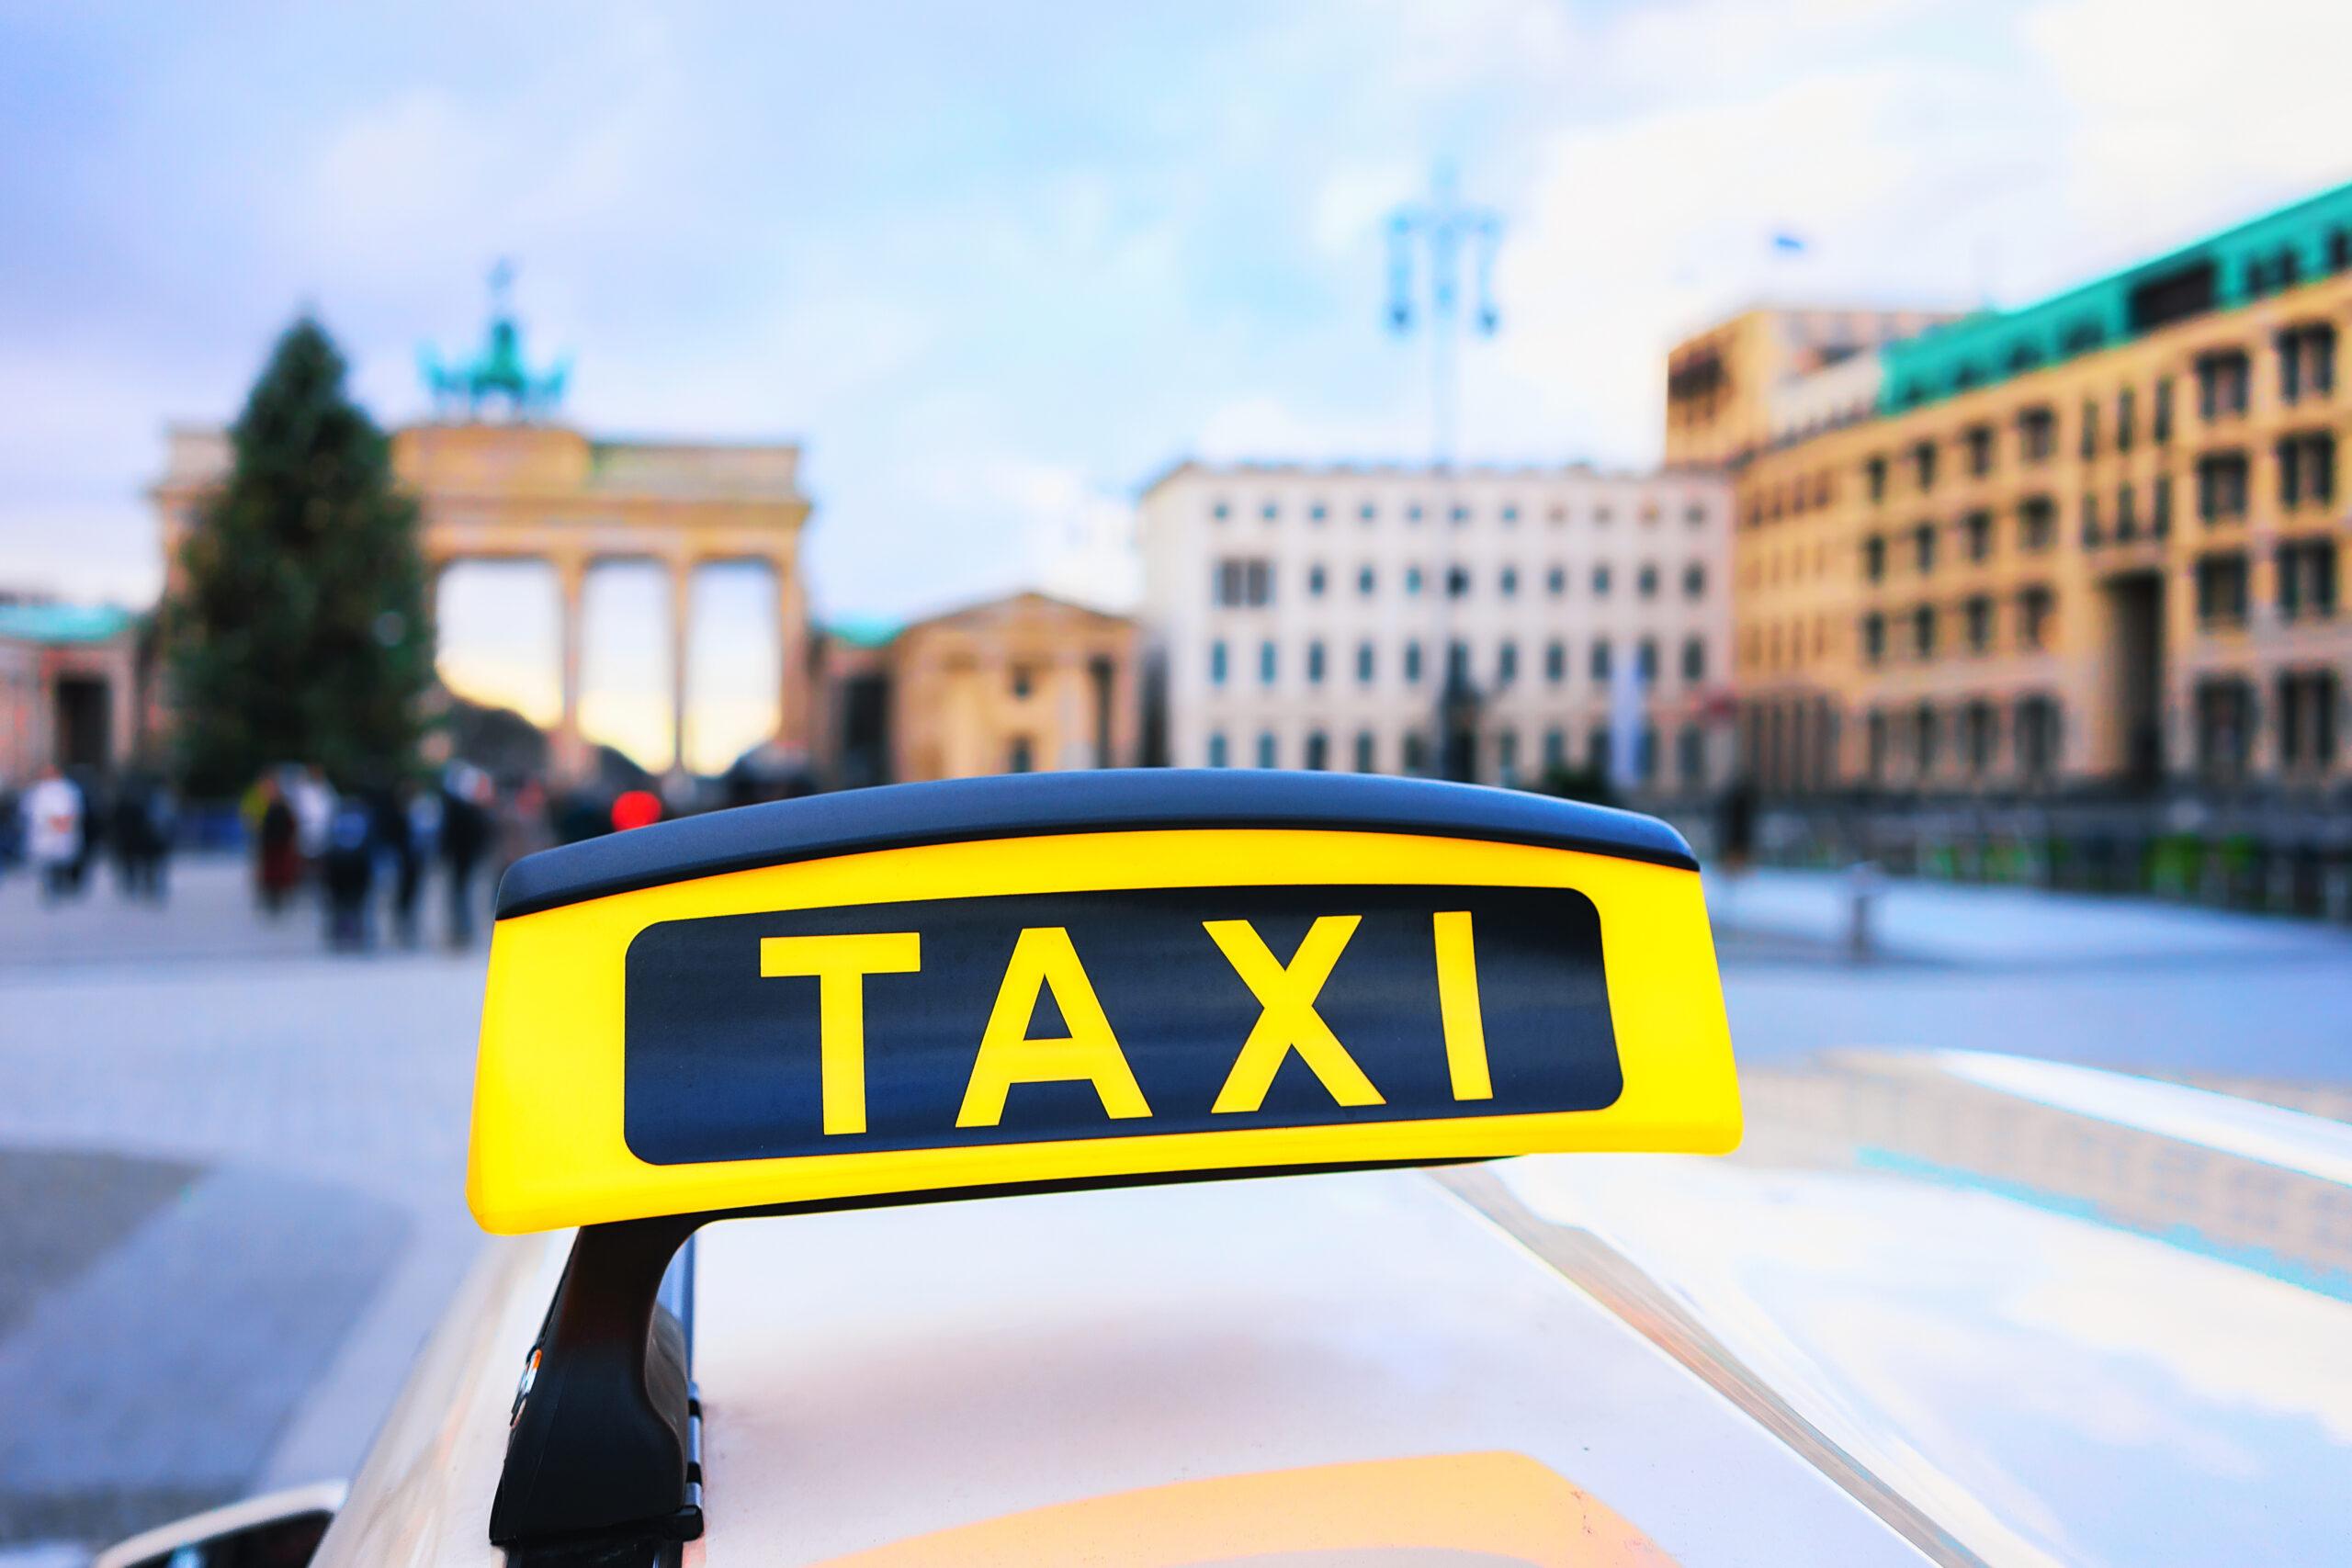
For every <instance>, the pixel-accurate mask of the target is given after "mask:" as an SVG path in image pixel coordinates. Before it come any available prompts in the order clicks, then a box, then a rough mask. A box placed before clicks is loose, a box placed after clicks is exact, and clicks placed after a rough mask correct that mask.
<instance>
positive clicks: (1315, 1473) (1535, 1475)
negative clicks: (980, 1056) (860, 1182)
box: [695, 1171, 1917, 1568]
mask: <svg viewBox="0 0 2352 1568" xmlns="http://www.w3.org/2000/svg"><path fill="white" fill-rule="evenodd" d="M695 1278H696V1304H695V1378H696V1380H697V1382H698V1383H699V1385H700V1388H701V1393H702V1402H703V1412H704V1426H703V1445H704V1446H703V1455H704V1477H705V1494H704V1495H705V1499H706V1517H707V1536H706V1538H705V1539H704V1540H703V1541H702V1543H701V1545H700V1547H699V1549H698V1550H699V1551H700V1553H701V1557H702V1561H703V1562H705V1563H706V1564H707V1565H708V1568H738V1565H744V1568H748V1565H750V1564H755V1563H756V1564H762V1565H773V1564H786V1563H819V1562H828V1563H843V1562H855V1563H860V1564H863V1565H867V1568H881V1565H882V1564H885V1563H899V1562H907V1563H913V1562H1007V1563H1012V1562H1022V1563H1028V1562H1082V1561H1092V1560H1096V1553H1097V1552H1100V1551H1110V1552H1111V1553H1112V1555H1111V1556H1110V1557H1109V1558H1108V1559H1106V1560H1111V1561H1117V1562H1133V1563H1153V1562H1208V1561H1232V1560H1243V1561H1265V1562H1274V1561H1289V1560H1290V1558H1289V1557H1288V1556H1287V1555H1285V1554H1289V1553H1295V1554H1298V1555H1297V1560H1298V1561H1301V1562H1305V1561H1332V1560H1333V1559H1330V1558H1328V1557H1325V1558H1314V1557H1312V1556H1311V1555H1310V1554H1313V1553H1317V1552H1334V1551H1338V1552H1345V1553H1348V1554H1349V1555H1347V1556H1346V1557H1345V1558H1344V1559H1343V1560H1345V1561H1349V1562H1357V1561H1365V1560H1372V1561H1381V1562H1390V1561H1393V1562H1398V1563H1404V1562H1438V1561H1453V1562H1459V1561H1464V1560H1468V1559H1464V1558H1461V1557H1454V1556H1439V1555H1430V1554H1446V1553H1476V1554H1484V1555H1483V1556H1480V1557H1478V1558H1477V1559H1476V1560H1479V1561H1512V1562H1518V1561H1526V1562H1543V1561H1578V1562H1583V1561H1609V1562H1617V1561H1623V1562H1642V1561H1655V1560H1657V1556H1656V1555H1654V1554H1659V1553H1662V1554H1663V1555H1664V1556H1665V1557H1668V1558H1671V1559H1672V1560H1674V1561H1677V1562H1685V1563H1691V1564H1701V1563H1711V1562H1724V1563H1730V1562H1747V1563H1753V1562H1758V1561H1770V1560H1771V1559H1772V1556H1773V1552H1772V1551H1771V1549H1770V1548H1764V1549H1762V1550H1761V1551H1759V1543H1764V1542H1775V1541H1779V1542H1788V1543H1792V1549H1793V1551H1792V1560H1793V1559H1794V1558H1802V1559H1803V1560H1804V1561H1809V1562H1810V1561H1823V1562H1848V1563H1868V1562H1915V1561H1917V1553H1916V1552H1915V1551H1913V1550H1912V1549H1911V1547H1909V1546H1908V1545H1907V1544H1906V1543H1905V1541H1904V1540H1902V1539H1901V1538H1900V1537H1898V1536H1897V1535H1896V1534H1895V1533H1894V1531H1893V1530H1892V1529H1890V1528H1889V1527H1888V1525H1887V1524H1886V1523H1885V1522H1884V1521H1883V1519H1881V1518H1880V1517H1877V1516H1876V1515H1874V1514H1873V1513H1871V1511H1870V1510H1869V1509H1868V1508H1866V1507H1864V1506H1862V1505H1861V1504H1860V1503H1859V1502H1857V1501H1856V1499H1855V1498H1854V1497H1853V1496H1852V1495H1849V1493H1848V1492H1846V1491H1844V1490H1841V1488H1840V1487H1839V1486H1838V1484H1837V1483H1835V1482H1834V1481H1833V1480H1832V1479H1830V1477H1829V1476H1828V1475H1826V1474H1825V1473H1824V1472H1823V1470H1822V1469H1820V1468H1819V1467H1818V1466H1817V1465H1815V1464H1814V1463H1811V1462H1808V1461H1807V1459H1806V1458H1805V1457H1804V1456H1803V1455H1801V1454H1800V1452H1799V1451H1798V1450H1796V1449H1794V1448H1792V1447H1791V1446H1790V1445H1789V1444H1788V1443H1786V1442H1784V1441H1783V1440H1782V1439H1781V1438H1780V1437H1777V1436H1775V1435H1774V1434H1773V1433H1772V1432H1771V1431H1770V1430H1768V1429H1767V1428H1766V1427H1763V1426H1760V1425H1758V1423H1756V1422H1755V1421H1754V1420H1752V1419H1750V1417H1749V1416H1747V1414H1745V1413H1743V1412H1742V1411H1741V1410H1740V1409H1738V1408H1736V1406H1735V1405H1734V1404H1731V1403H1728V1402H1727V1401H1725V1400H1724V1398H1723V1397H1722V1396H1721V1395H1720V1394H1719V1393H1716V1392H1715V1391H1714V1390H1713V1389H1711V1388H1710V1387H1709V1386H1707V1384H1706V1383H1704V1382H1702V1381H1700V1380H1698V1379H1694V1378H1693V1377H1692V1376H1691V1374H1690V1373H1689V1371H1686V1370H1685V1369H1684V1368H1683V1367H1681V1366H1680V1365H1678V1364H1677V1363H1676V1362H1675V1361H1674V1360H1673V1359H1670V1358H1668V1356H1667V1355H1665V1354H1664V1353H1662V1352H1661V1351H1660V1350H1659V1349H1658V1348H1657V1347H1656V1346H1654V1345H1653V1344H1652V1343H1651V1342H1650V1341H1649V1340H1648V1339H1646V1338H1645V1337H1643V1336H1642V1335H1641V1334H1639V1333H1637V1332H1635V1330H1634V1328H1633V1327H1632V1326H1630V1325H1628V1324H1627V1323H1626V1322H1624V1321H1623V1319H1621V1318H1619V1317H1618V1316H1616V1315H1613V1314H1611V1312H1609V1311H1608V1310H1606V1309H1604V1308H1603V1307H1602V1306H1601V1305H1600V1304H1599V1303H1596V1302H1595V1301H1594V1300H1593V1299H1592V1298H1591V1297H1590V1296H1589V1295H1587V1294H1586V1293H1585V1292H1583V1291H1581V1290H1579V1289H1578V1288H1577V1286H1576V1285H1574V1284H1573V1283H1571V1282H1570V1281H1569V1280H1567V1279H1566V1278H1565V1277H1564V1276H1563V1275H1562V1274H1561V1273H1560V1272H1559V1271H1557V1270H1556V1269H1554V1268H1552V1267H1550V1266H1548V1265H1546V1264H1545V1263H1544V1262H1543V1261H1542V1260H1541V1259H1539V1258H1537V1257H1535V1256H1534V1255H1533V1254H1532V1253H1531V1252H1530V1251H1528V1250H1526V1249H1524V1248H1523V1247H1521V1246H1520V1245H1519V1244H1517V1243H1516V1242H1514V1241H1513V1240H1512V1239H1511V1238H1510V1236H1508V1235H1505V1234H1504V1233H1503V1232H1502V1231H1500V1230H1499V1229H1498V1228H1496V1226H1495V1225H1494V1224H1491V1223H1490V1222H1488V1221H1487V1219H1486V1218H1484V1217H1483V1216H1482V1215H1481V1214H1480V1213H1477V1212H1476V1210H1474V1209H1473V1208H1472V1207H1470V1206H1469V1205H1468V1204H1467V1203H1465V1202H1464V1201H1462V1199H1461V1198H1460V1197H1459V1196H1458V1195H1457V1194H1456V1193H1455V1192H1453V1191H1452V1190H1449V1189H1448V1188H1447V1187H1446V1186H1444V1185H1442V1184H1441V1182H1440V1181H1439V1180H1438V1179H1433V1178H1432V1176H1431V1175H1430V1174H1429V1173H1427V1172H1421V1171H1375V1172H1359V1173H1353V1174H1348V1175H1340V1176H1325V1177H1315V1178H1304V1179H1285V1180H1259V1181H1236V1182H1218V1183H1206V1184H1196V1185H1190V1186H1176V1187H1164V1188H1155V1189H1143V1190H1127V1191H1098V1192H1082V1193H1069V1194H1060V1195H1055V1196H1048V1197H1030V1198H1022V1199H1012V1200H1002V1201H986V1202H975V1203H958V1204H950V1205H944V1206H935V1207H916V1208H908V1209H901V1210H895V1211H889V1212H883V1213H860V1214H838V1215H820V1216H808V1217H796V1218H793V1219H791V1220H788V1221H746V1222H735V1223H728V1224H718V1225H715V1226H712V1227H710V1228H709V1229H707V1231H705V1232H704V1234H703V1235H701V1237H700V1238H698V1241H697V1243H696V1258H695ZM1473 1500H1475V1502H1476V1506H1470V1504H1471V1502H1472V1501H1473ZM1564 1521H1569V1522H1572V1524H1573V1532H1574V1534H1575V1536H1576V1539H1578V1540H1587V1543H1588V1544H1589V1545H1593V1546H1595V1547H1598V1546H1600V1545H1603V1544H1607V1545H1609V1546H1610V1547H1611V1551H1609V1552H1608V1553H1606V1554H1599V1555H1593V1556H1576V1557H1557V1558H1555V1557H1552V1556H1550V1555H1548V1554H1544V1553H1543V1552H1541V1551H1539V1548H1540V1547H1541V1543H1542V1542H1544V1541H1546V1540H1555V1539H1559V1538H1558V1537H1556V1536H1555V1533H1554V1532H1555V1530H1557V1529H1561V1528H1563V1522H1564ZM1588 1538H1589V1539H1588ZM1530 1552H1537V1553H1538V1554H1535V1555H1529V1553H1530ZM1366 1554H1370V1555H1369V1557H1367V1555H1366ZM1392 1554H1393V1555H1392Z"/></svg>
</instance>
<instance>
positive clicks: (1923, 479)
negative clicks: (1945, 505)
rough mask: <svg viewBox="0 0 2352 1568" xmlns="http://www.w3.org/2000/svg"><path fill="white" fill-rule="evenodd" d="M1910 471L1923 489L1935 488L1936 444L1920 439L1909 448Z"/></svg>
mask: <svg viewBox="0 0 2352 1568" xmlns="http://www.w3.org/2000/svg"><path fill="white" fill-rule="evenodd" d="M1911 473H1912V477H1913V479H1915V480H1916V481H1917V484H1918V487H1919V488H1920V489H1921V490H1923V491H1928V490H1933V489H1935V488H1936V444H1935V443H1934V442H1932V441H1921V442H1918V443H1917V444H1916V445H1914V446H1912V448H1911Z"/></svg>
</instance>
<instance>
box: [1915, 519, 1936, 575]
mask: <svg viewBox="0 0 2352 1568" xmlns="http://www.w3.org/2000/svg"><path fill="white" fill-rule="evenodd" d="M1911 557H1912V561H1913V564H1915V565H1916V566H1917V567H1918V569H1919V570H1920V572H1921V573H1922V574H1925V573H1927V572H1930V571H1933V570H1936V525H1934V524H1933V523H1922V524H1920V525H1918V526H1917V527H1916V528H1914V529H1912V530H1911Z"/></svg>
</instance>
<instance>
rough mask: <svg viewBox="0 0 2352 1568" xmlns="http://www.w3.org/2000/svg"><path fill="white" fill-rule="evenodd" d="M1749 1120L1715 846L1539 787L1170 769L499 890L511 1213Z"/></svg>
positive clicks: (1413, 1152) (1493, 1150)
mask: <svg viewBox="0 0 2352 1568" xmlns="http://www.w3.org/2000/svg"><path fill="white" fill-rule="evenodd" d="M1738 1136H1739V1107H1738V1095H1737V1089H1736V1082H1735V1077H1734V1072H1733V1066H1732V1057H1731V1049H1730V1041H1729V1037H1728V1033H1727V1031H1726V1028H1725V1025H1724V1011H1723V1002H1722V997H1721V991H1720V987H1719V983H1718V980H1717V976H1716V972H1715V962H1714V953H1713V943H1712V940H1711V938H1710V935H1709V931H1708V925H1707V916H1706V908H1705V904H1704V902H1703V899H1702V896H1701V890H1700V884H1699V876H1698V870H1697V864H1696V862H1695V861H1694V860H1693V859H1692V858H1691V854H1690V851H1689V849H1688V847H1687V846H1686V845H1684V844H1683V842H1682V840H1681V839H1680V838H1679V836H1678V835H1676V834H1675V833H1674V832H1673V830H1672V829H1668V828H1667V827H1665V826H1664V825H1663V824H1660V823H1657V822H1656V821H1654V820H1652V819H1649V818H1641V817H1635V816H1633V815H1630V814H1627V813H1623V812H1613V811H1607V810H1603V809H1600V808H1598V807H1585V806H1578V805H1575V804H1571V803H1568V802H1563V801H1557V800H1552V799H1548V798H1545V797H1542V796H1535V795H1523V794H1518V793H1514V792H1507V791H1500V790H1487V789H1478V788H1474V787H1471V786H1466V785H1450V784H1433V783H1429V782H1426V781H1416V780H1400V779H1383V778H1370V777H1360V776H1349V775H1336V776H1335V775H1324V774H1281V773H1193V772H1174V771H1153V772H1147V773H1071V774H1051V775H1030V776H1023V777H1017V778H1002V779H985V780H969V781H958V782H956V783H951V784H912V785H900V786H896V787H892V788H887V789H878V790H865V791H856V792H850V793H846V794H842V795H830V796H819V797H814V798H811V799H809V800H803V801H793V802H786V803H780V804H777V805H773V806H764V807H749V808H746V809H743V810H740V811H733V812H722V813H716V814H713V815H711V816H708V817H703V818H688V819H685V820H683V821H678V822H673V823H663V824H659V825H656V826H652V827H648V828H645V829H639V830H638V831H636V832H633V833H629V834H627V835H623V836H618V837H616V838H612V839H606V840H594V841H592V842H589V843H584V844H579V845H572V846H568V847H566V848H563V849H559V850H552V851H548V852H544V853H541V854H538V855H534V856H530V857H528V858H526V860H524V861H522V862H519V863H517V864H516V865H515V867H514V869H513V870H512V871H511V872H510V873H509V874H508V875H507V878H506V880H505V882H504V883H503V885H502V886H501V889H500V907H499V919H498V921H497V924H496V927H495V930H494V933H493V938H492V953H491V971H490V980H489V987H488V993H487V997H486V1000H485V1003H484V1008H483V1023H482V1037H481V1055H480V1059H479V1064H478V1069H477V1077H476V1086H475V1108H474V1123H473V1135H472V1158H471V1167H470V1171H469V1201H471V1204H472V1207H473V1211H474V1213H475V1215H476V1216H477V1217H478V1218H479V1219H480V1220H481V1223H482V1224H484V1225H485V1226H486V1227H488V1228H490V1229H492V1230H495V1231H510V1232H511V1231H524V1230H535V1229H548V1228H553V1227H557V1226H564V1225H573V1224H601V1223H606V1222H612V1221H620V1220H629V1219H639V1218H647V1217H650V1216H655V1215H691V1214H718V1213H741V1212H745V1211H752V1210H760V1209H773V1208H779V1207H804V1206H827V1205H835V1204H843V1203H850V1202H863V1201H910V1200H918V1199H921V1198H924V1197H945V1196H955V1195H962V1194H967V1193H971V1192H975V1191H989V1190H1020V1189H1024V1188H1036V1187H1053V1186H1070V1185H1090V1184H1100V1183H1106V1182H1114V1181H1129V1180H1153V1179H1183V1178H1186V1177H1193V1176H1214V1175H1223V1174H1238V1173H1243V1172H1253V1171H1264V1170H1277V1169H1303V1168H1335V1167H1346V1166H1355V1165H1366V1164H1385V1163H1414V1162H1434V1161H1442V1160H1457V1159H1468V1158H1479V1157H1485V1156H1498V1155H1511V1154H1524V1153H1536V1152H1547V1151H1569V1150H1581V1149H1613V1150H1651V1151H1688V1152H1721V1151H1724V1150H1727V1149H1729V1148H1731V1147H1732V1146H1734V1145H1736V1143H1737V1141H1738Z"/></svg>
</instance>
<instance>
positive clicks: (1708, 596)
mask: <svg viewBox="0 0 2352 1568" xmlns="http://www.w3.org/2000/svg"><path fill="white" fill-rule="evenodd" d="M1139 523H1140V529H1141V543H1142V549H1143V557H1144V603H1145V613H1144V619H1145V623H1146V626H1147V627H1148V651H1147V654H1146V677H1145V678H1146V682H1147V686H1148V690H1149V692H1150V694H1151V695H1150V700H1149V710H1150V716H1149V717H1148V719H1147V724H1148V726H1149V727H1150V728H1151V729H1152V730H1153V734H1154V739H1153V741H1152V743H1151V745H1150V747H1149V750H1151V751H1152V752H1154V753H1155V760H1159V761H1168V762H1170V763H1173V764H1175V765H1178V766H1184V767H1223V766H1234V767H1269V768H1272V767H1281V768H1331V769H1345V770H1351V771H1355V772H1363V773H1374V772H1376V773H1426V774H1434V775H1440V776H1449V777H1457V778H1465V779H1472V780H1476V781H1479V782H1484V783H1489V784H1533V783H1537V782H1540V781H1541V780H1542V779H1543V778H1544V776H1545V775H1546V774H1548V773H1558V772H1570V773H1577V772H1584V771H1588V770H1589V771H1592V772H1596V773H1613V774H1615V775H1616V777H1617V778H1618V780H1619V782H1620V784H1622V785H1623V786H1625V787H1630V788H1632V789H1634V790H1635V791H1636V792H1643V793H1650V794H1658V795H1671V794H1685V793H1688V794H1697V793H1701V792H1703V791H1705V790H1707V789H1709V788H1711V787H1713V785H1714V784H1717V783H1719V782H1720V779H1721V776H1722V773H1723V770H1724V762H1725V758H1724V742H1725V740H1726V739H1727V738H1726V737H1724V735H1722V734H1721V733H1720V732H1721V729H1722V726H1721V724H1720V722H1719V720H1720V718H1721V716H1722V715H1723V713H1724V709H1725V705H1726V702H1727V698H1726V696H1725V690H1726V678H1727V676H1728V673H1729V669H1728V664H1727V662H1726V660H1727V658H1728V651H1729V647H1728V638H1729V629H1730V615H1729V609H1728V595H1727V593H1726V584H1725V582H1724V570H1725V565H1726V551H1727V547H1728V539H1729V492H1728V490H1727V488H1726V487H1725V485H1724V482H1723V480H1722V479H1720V478H1719V477H1717V476H1715V475H1713V474H1712V473H1708V472H1704V471H1697V470H1694V471H1691V472H1688V473H1676V474H1663V475H1635V474H1609V473H1600V472H1596V471H1594V470H1592V469H1589V468H1582V467H1576V468H1460V469H1451V470H1448V469H1431V468H1401V467H1363V468H1355V467H1328V468H1318V467H1294V466H1257V465H1242V466H1238V467H1221V466H1211V465H1205V464H1200V463H1184V464H1182V465H1180V466H1179V467H1177V468H1174V469H1172V470H1170V472H1169V473H1167V474H1166V475H1164V476H1162V477H1161V478H1160V479H1158V480H1156V481H1155V482H1154V483H1153V484H1151V485H1150V486H1149V487H1148V489H1147V490H1146V491H1145V492H1144V495H1143V498H1142V502H1141V505H1140V519H1139Z"/></svg>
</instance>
